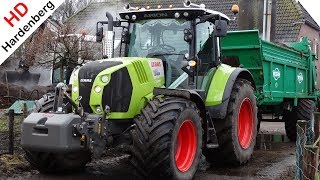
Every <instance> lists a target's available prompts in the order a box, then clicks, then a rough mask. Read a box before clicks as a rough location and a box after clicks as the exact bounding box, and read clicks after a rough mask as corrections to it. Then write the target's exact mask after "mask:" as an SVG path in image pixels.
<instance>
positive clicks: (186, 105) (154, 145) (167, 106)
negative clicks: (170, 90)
mask: <svg viewBox="0 0 320 180" xmlns="http://www.w3.org/2000/svg"><path fill="white" fill-rule="evenodd" d="M141 112H142V113H141V115H140V116H138V117H137V118H136V119H135V124H136V126H135V127H134V129H133V130H131V134H132V138H133V154H132V159H131V162H132V164H133V165H134V166H135V167H136V169H137V170H138V172H139V173H140V175H143V176H144V177H145V178H147V179H192V178H193V176H194V174H195V172H196V171H197V168H198V165H199V162H200V157H201V154H202V153H201V148H202V133H203V131H202V127H201V117H200V116H199V110H198V109H197V107H196V105H195V104H194V103H193V102H191V101H188V100H185V99H182V98H176V97H163V98H160V97H159V98H155V99H154V100H152V101H150V102H149V103H148V105H147V106H146V107H145V108H144V109H142V111H141Z"/></svg>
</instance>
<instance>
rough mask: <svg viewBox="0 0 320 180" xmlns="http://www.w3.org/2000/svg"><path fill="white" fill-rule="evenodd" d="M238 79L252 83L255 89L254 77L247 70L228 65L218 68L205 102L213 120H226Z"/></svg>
mask: <svg viewBox="0 0 320 180" xmlns="http://www.w3.org/2000/svg"><path fill="white" fill-rule="evenodd" d="M238 78H242V79H246V80H248V81H250V82H251V84H252V86H253V87H254V88H255V83H254V80H253V77H252V75H251V73H250V72H249V71H248V70H247V69H243V68H233V67H230V66H228V65H221V66H220V67H218V69H217V71H216V73H215V74H214V76H213V78H212V81H211V84H210V87H209V90H208V95H207V98H206V101H205V104H206V107H207V109H208V111H209V113H210V116H211V117H212V118H217V119H223V118H225V116H226V114H227V108H228V104H229V98H230V95H231V92H232V88H233V85H234V83H235V81H236V79H238Z"/></svg>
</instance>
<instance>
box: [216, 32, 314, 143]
mask: <svg viewBox="0 0 320 180" xmlns="http://www.w3.org/2000/svg"><path fill="white" fill-rule="evenodd" d="M315 60H316V58H315V56H314V54H313V53H312V51H311V49H310V43H309V41H308V39H307V38H303V39H302V41H301V42H299V43H291V44H286V45H285V44H282V45H281V46H280V45H276V44H273V43H270V42H267V41H264V40H261V39H260V38H259V33H258V31H238V32H230V33H228V35H227V36H226V37H224V38H222V62H223V63H225V64H228V65H230V66H233V67H242V68H245V69H247V70H249V71H250V73H251V74H252V76H253V81H254V82H255V86H256V88H255V96H256V100H257V106H258V119H259V120H260V121H261V120H263V118H262V117H263V115H269V118H270V117H271V116H273V117H275V118H274V119H275V120H279V119H278V118H279V116H282V120H283V121H284V122H285V128H286V133H287V136H288V138H289V139H290V140H292V141H294V140H295V139H296V123H297V120H299V119H302V120H311V121H313V112H314V111H315V110H316V105H317V98H318V97H319V91H318V90H317V74H316V67H315ZM267 118H268V117H267ZM268 120H270V119H268ZM258 127H259V126H258Z"/></svg>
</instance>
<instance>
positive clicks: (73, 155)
mask: <svg viewBox="0 0 320 180" xmlns="http://www.w3.org/2000/svg"><path fill="white" fill-rule="evenodd" d="M53 102H54V95H53V94H52V93H48V94H45V95H43V97H42V98H41V99H39V100H38V101H36V105H35V109H34V112H41V113H48V112H50V111H52V109H53ZM25 157H26V159H27V161H28V162H29V163H30V164H31V165H32V166H33V167H35V168H36V169H38V170H39V171H40V172H41V173H56V172H65V171H81V170H83V169H84V168H85V166H86V164H87V163H88V162H90V161H91V155H90V152H89V151H78V152H70V153H65V154H55V153H47V152H37V151H30V150H25Z"/></svg>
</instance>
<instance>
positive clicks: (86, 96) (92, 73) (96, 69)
mask: <svg viewBox="0 0 320 180" xmlns="http://www.w3.org/2000/svg"><path fill="white" fill-rule="evenodd" d="M120 64H122V62H119V61H94V62H90V63H88V64H86V65H84V66H83V67H81V68H80V70H79V75H78V79H79V96H82V99H81V101H80V103H81V105H82V106H83V109H84V111H85V112H88V113H92V112H93V111H92V109H91V107H90V105H89V102H90V94H91V89H92V85H93V82H94V80H95V78H96V77H97V75H98V74H99V73H100V72H101V71H103V70H105V69H108V68H110V67H113V66H117V65H120Z"/></svg>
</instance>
